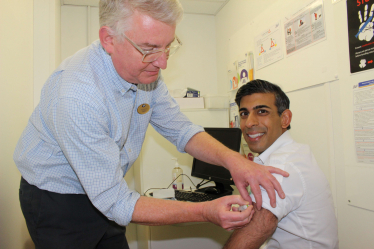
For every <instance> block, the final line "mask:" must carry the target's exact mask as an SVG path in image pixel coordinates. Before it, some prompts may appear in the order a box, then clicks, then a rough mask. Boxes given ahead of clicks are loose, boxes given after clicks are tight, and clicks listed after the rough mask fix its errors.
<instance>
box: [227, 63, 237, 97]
mask: <svg viewBox="0 0 374 249" xmlns="http://www.w3.org/2000/svg"><path fill="white" fill-rule="evenodd" d="M227 79H228V82H229V84H230V91H231V90H235V89H238V83H239V80H238V73H237V61H234V62H232V63H229V64H228V65H227Z"/></svg>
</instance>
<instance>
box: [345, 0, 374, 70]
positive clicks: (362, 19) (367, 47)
mask: <svg viewBox="0 0 374 249" xmlns="http://www.w3.org/2000/svg"><path fill="white" fill-rule="evenodd" d="M373 10H374V0H347V17H348V36H349V58H350V64H351V73H357V72H361V71H365V70H368V69H373V68H374V62H373V60H374V39H373V36H374V33H373V32H374V29H373V22H374V20H373Z"/></svg>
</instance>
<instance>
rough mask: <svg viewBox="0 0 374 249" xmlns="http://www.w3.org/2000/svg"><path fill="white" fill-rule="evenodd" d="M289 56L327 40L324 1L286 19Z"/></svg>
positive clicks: (318, 1)
mask: <svg viewBox="0 0 374 249" xmlns="http://www.w3.org/2000/svg"><path fill="white" fill-rule="evenodd" d="M284 37H285V39H286V53H287V55H289V54H291V53H293V52H295V51H297V50H299V49H301V48H304V47H306V46H308V45H311V44H313V43H315V42H317V41H321V40H322V39H324V38H326V30H325V17H324V10H323V1H322V0H316V1H313V2H311V3H310V4H309V5H307V6H305V7H303V8H302V9H300V10H298V11H297V12H296V13H294V14H292V15H290V16H288V17H285V19H284Z"/></svg>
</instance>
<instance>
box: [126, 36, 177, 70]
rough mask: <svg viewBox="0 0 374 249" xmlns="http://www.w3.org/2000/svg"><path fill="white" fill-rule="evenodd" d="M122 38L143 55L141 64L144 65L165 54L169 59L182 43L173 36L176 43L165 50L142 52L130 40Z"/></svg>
mask: <svg viewBox="0 0 374 249" xmlns="http://www.w3.org/2000/svg"><path fill="white" fill-rule="evenodd" d="M123 36H124V37H125V38H126V40H128V41H129V42H130V43H131V45H133V46H134V48H136V49H137V50H138V51H139V52H140V53H141V54H142V55H143V59H142V62H145V63H149V62H154V61H155V60H157V59H158V58H160V56H161V55H162V53H165V54H166V58H167V59H169V57H170V56H172V55H173V54H175V53H176V52H177V51H178V49H179V48H180V47H181V46H182V42H181V41H180V40H179V38H178V36H175V40H176V42H177V44H175V45H171V46H170V47H168V48H166V49H157V50H152V51H144V50H143V49H141V48H140V47H139V46H138V45H136V44H135V42H133V41H132V40H130V38H128V37H127V36H126V35H125V34H123ZM175 40H174V42H173V43H175ZM173 43H172V44H173Z"/></svg>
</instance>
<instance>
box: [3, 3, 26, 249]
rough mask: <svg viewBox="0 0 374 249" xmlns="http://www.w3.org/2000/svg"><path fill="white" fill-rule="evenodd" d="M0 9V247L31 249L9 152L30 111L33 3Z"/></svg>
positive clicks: (15, 169) (16, 179)
mask: <svg viewBox="0 0 374 249" xmlns="http://www.w3.org/2000/svg"><path fill="white" fill-rule="evenodd" d="M0 6H1V8H0V248H3V249H31V248H33V243H32V242H31V240H30V237H29V235H28V231H27V228H26V224H25V221H24V218H23V215H22V213H21V209H20V205H19V201H18V189H19V182H20V179H21V174H20V173H19V171H18V170H17V167H16V166H15V164H14V162H13V151H14V148H15V146H16V143H17V141H18V138H19V137H20V135H21V132H22V131H23V129H24V128H25V126H26V123H27V120H28V118H29V116H30V115H31V112H32V110H33V1H29V0H19V1H8V0H0Z"/></svg>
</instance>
